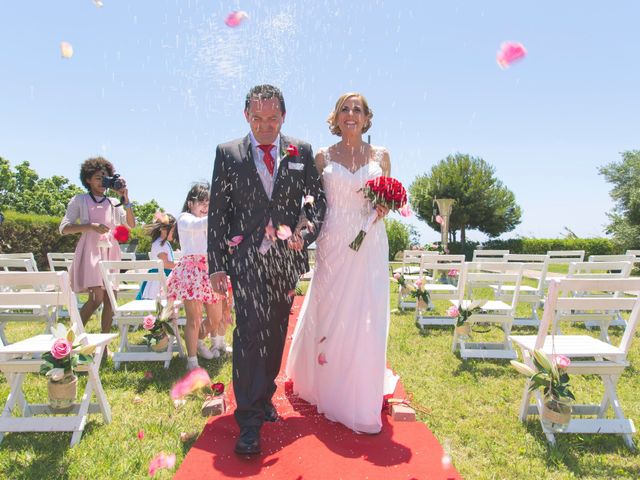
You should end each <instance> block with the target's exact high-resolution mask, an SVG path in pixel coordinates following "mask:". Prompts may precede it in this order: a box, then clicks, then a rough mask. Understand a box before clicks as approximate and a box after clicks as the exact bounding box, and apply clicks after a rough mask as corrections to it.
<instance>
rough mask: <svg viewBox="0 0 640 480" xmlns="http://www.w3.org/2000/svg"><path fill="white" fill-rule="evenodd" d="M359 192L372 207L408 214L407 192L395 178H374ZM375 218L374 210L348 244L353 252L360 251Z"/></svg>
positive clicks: (376, 214)
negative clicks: (377, 206)
mask: <svg viewBox="0 0 640 480" xmlns="http://www.w3.org/2000/svg"><path fill="white" fill-rule="evenodd" d="M360 191H362V193H363V194H364V196H365V198H366V199H367V200H369V201H370V202H371V203H372V204H373V205H374V206H375V205H378V204H379V205H384V206H385V207H387V208H388V209H389V210H394V211H398V210H400V211H401V213H402V212H408V209H407V208H406V205H407V191H406V190H405V188H404V187H403V186H402V183H400V182H399V181H398V180H396V179H395V178H391V177H384V176H381V177H377V178H374V179H372V180H369V181H368V182H367V183H365V185H364V187H362V188H361V189H360ZM402 215H405V213H402ZM377 217H378V212H377V211H376V210H375V209H374V210H373V211H372V212H371V213H370V214H369V217H367V219H366V220H365V222H364V224H363V225H362V228H361V229H360V232H359V233H358V235H357V236H356V238H355V240H354V241H353V242H351V243H350V244H349V247H351V248H352V249H353V250H355V251H358V250H359V249H360V246H361V245H362V241H363V240H364V237H365V235H366V234H367V232H368V231H369V228H371V225H373V222H375V221H376V218H377Z"/></svg>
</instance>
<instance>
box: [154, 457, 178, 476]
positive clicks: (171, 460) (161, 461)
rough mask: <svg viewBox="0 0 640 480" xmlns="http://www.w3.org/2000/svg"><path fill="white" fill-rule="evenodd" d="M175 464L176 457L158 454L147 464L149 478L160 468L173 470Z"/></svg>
mask: <svg viewBox="0 0 640 480" xmlns="http://www.w3.org/2000/svg"><path fill="white" fill-rule="evenodd" d="M175 464H176V456H175V455H174V454H171V455H166V454H165V453H159V454H158V455H156V456H155V457H153V459H152V460H151V462H150V463H149V476H150V477H153V476H154V475H155V474H156V471H157V470H159V469H161V468H173V467H174V465H175Z"/></svg>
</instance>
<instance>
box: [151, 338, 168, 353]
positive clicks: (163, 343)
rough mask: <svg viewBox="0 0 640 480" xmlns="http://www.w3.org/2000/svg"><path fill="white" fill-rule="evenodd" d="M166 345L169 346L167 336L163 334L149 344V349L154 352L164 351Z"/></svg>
mask: <svg viewBox="0 0 640 480" xmlns="http://www.w3.org/2000/svg"><path fill="white" fill-rule="evenodd" d="M168 346H169V336H168V335H165V336H164V337H162V338H161V339H160V340H158V341H157V342H156V343H154V344H153V345H151V350H153V351H154V352H164V351H166V350H167V347H168Z"/></svg>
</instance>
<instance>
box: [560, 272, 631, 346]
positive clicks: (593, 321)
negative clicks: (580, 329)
mask: <svg viewBox="0 0 640 480" xmlns="http://www.w3.org/2000/svg"><path fill="white" fill-rule="evenodd" d="M632 265H633V264H632V263H631V262H628V261H622V262H605V261H594V262H573V263H570V264H569V273H568V274H567V278H585V279H607V278H628V277H629V275H630V273H631V267H632ZM572 295H573V296H598V297H618V296H623V295H624V292H572ZM560 321H571V322H574V323H575V322H584V324H585V326H586V327H587V328H589V329H592V328H599V329H600V338H601V339H602V340H604V341H605V342H609V327H611V326H615V327H623V328H624V327H625V326H626V323H625V321H624V319H623V318H622V316H621V314H620V312H619V311H616V310H611V311H590V312H584V311H573V312H563V314H562V315H559V316H558V317H557V318H556V319H555V321H554V324H553V331H554V333H558V332H560V323H559V322H560Z"/></svg>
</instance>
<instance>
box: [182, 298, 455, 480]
mask: <svg viewBox="0 0 640 480" xmlns="http://www.w3.org/2000/svg"><path fill="white" fill-rule="evenodd" d="M301 304H302V298H296V300H295V303H294V306H293V310H292V314H291V319H290V320H291V321H290V323H289V336H291V334H292V333H293V326H294V324H295V320H296V319H297V316H298V312H299V310H300V306H301ZM288 348H289V347H288V344H287V346H286V347H285V359H284V360H283V365H284V364H285V362H286V355H287V352H288ZM283 383H284V377H283V376H282V375H281V377H279V378H278V391H277V392H276V395H275V396H274V404H275V406H276V408H277V409H278V412H279V413H280V415H281V416H282V417H283V418H282V419H281V420H280V421H279V422H277V423H266V424H265V425H264V426H263V428H262V430H261V444H262V454H261V455H258V456H256V457H253V458H242V457H238V456H237V455H235V454H234V453H233V447H234V445H235V442H236V438H237V435H238V432H239V430H238V426H237V424H236V422H235V420H234V418H233V415H232V412H233V408H234V405H233V399H231V403H232V405H231V407H232V408H231V409H230V410H229V414H227V415H223V416H221V417H213V418H212V419H211V420H210V421H209V422H208V423H207V425H206V426H205V428H204V431H203V432H202V434H201V435H200V437H199V438H198V440H197V441H196V442H195V443H194V445H193V447H192V448H191V450H189V453H188V454H187V456H186V458H185V459H184V462H182V465H181V466H180V468H179V470H178V471H177V472H176V475H175V477H174V478H175V479H185V480H186V479H189V480H191V479H194V478H207V479H208V478H276V479H283V480H315V479H322V480H327V479H330V480H334V479H345V480H346V479H384V480H395V479H450V478H451V479H459V478H462V477H460V474H459V473H458V472H457V471H456V470H455V469H454V468H453V466H451V467H449V468H448V469H446V470H445V469H443V466H442V456H443V453H444V452H443V449H442V446H441V445H440V444H439V443H438V440H436V438H435V437H434V435H433V434H432V433H431V431H430V430H429V429H428V428H427V427H426V425H424V424H423V423H421V422H394V421H393V420H392V419H391V417H390V416H389V415H386V414H383V428H382V432H381V433H380V434H378V435H358V434H356V433H354V432H353V431H351V430H349V429H348V428H346V427H344V426H342V425H341V424H339V423H334V422H330V421H328V420H326V419H325V418H324V416H322V415H319V414H318V413H317V411H316V409H315V407H314V406H312V405H309V404H308V403H307V402H305V401H303V400H300V399H298V398H297V397H295V396H289V397H287V396H286V395H285V393H284V385H283ZM230 390H231V389H230ZM395 396H396V397H398V398H404V391H403V390H402V385H400V382H398V387H397V388H396V395H395Z"/></svg>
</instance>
